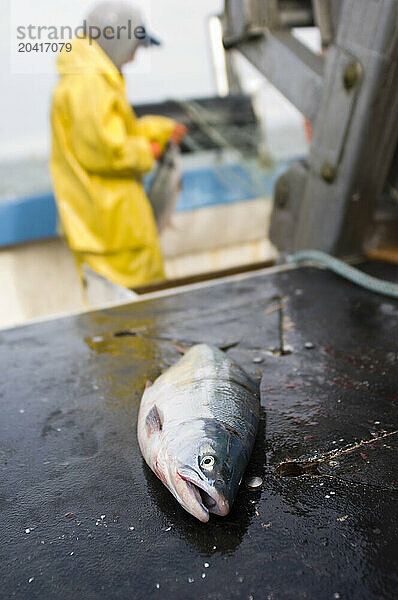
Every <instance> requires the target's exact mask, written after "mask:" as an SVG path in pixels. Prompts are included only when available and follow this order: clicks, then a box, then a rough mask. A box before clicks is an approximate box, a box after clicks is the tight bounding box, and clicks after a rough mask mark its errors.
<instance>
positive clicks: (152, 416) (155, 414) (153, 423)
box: [145, 404, 162, 435]
mask: <svg viewBox="0 0 398 600" xmlns="http://www.w3.org/2000/svg"><path fill="white" fill-rule="evenodd" d="M145 424H146V430H147V432H148V435H152V434H153V433H158V432H159V431H162V420H161V418H160V415H159V411H158V408H157V406H156V404H154V405H153V406H152V408H151V410H150V411H149V413H148V414H147V416H146V419H145Z"/></svg>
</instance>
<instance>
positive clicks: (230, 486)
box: [153, 418, 248, 522]
mask: <svg viewBox="0 0 398 600" xmlns="http://www.w3.org/2000/svg"><path fill="white" fill-rule="evenodd" d="M159 433H160V432H159ZM247 462H248V454H247V452H246V450H245V447H244V444H243V443H242V441H241V440H240V438H239V436H238V435H237V434H236V433H235V432H233V431H232V430H230V429H227V428H226V427H225V425H223V424H222V423H219V422H217V421H216V420H212V419H203V418H202V419H192V420H188V421H186V422H183V423H180V424H178V425H177V426H176V427H175V428H173V429H171V430H170V431H168V433H167V435H166V434H165V435H164V436H161V437H160V439H159V440H158V451H157V453H156V459H155V461H154V465H153V470H154V471H155V473H156V474H157V475H158V477H159V478H160V479H161V480H162V481H163V483H164V484H165V485H166V486H167V487H168V488H169V490H170V491H171V493H172V494H173V495H174V496H175V498H176V499H177V500H178V502H179V503H180V504H181V505H182V506H183V508H185V510H186V511H187V512H189V513H190V514H191V515H193V516H194V517H196V518H197V519H199V520H200V521H203V522H207V521H208V520H209V513H214V514H216V515H220V516H225V515H226V514H227V513H228V512H229V510H230V507H231V505H232V503H233V501H234V499H235V496H236V494H237V491H238V488H239V485H240V482H241V479H242V476H243V473H244V470H245V468H246V465H247Z"/></svg>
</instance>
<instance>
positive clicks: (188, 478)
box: [177, 469, 229, 522]
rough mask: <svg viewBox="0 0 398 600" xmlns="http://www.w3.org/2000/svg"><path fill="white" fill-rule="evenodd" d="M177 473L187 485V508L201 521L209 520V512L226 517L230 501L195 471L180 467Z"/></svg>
mask: <svg viewBox="0 0 398 600" xmlns="http://www.w3.org/2000/svg"><path fill="white" fill-rule="evenodd" d="M177 475H178V476H179V477H180V478H181V480H182V481H183V482H184V484H185V486H186V492H187V494H184V496H188V498H187V497H185V498H184V500H185V502H184V504H186V505H187V510H188V511H189V512H190V513H191V514H192V515H194V516H195V517H196V518H198V519H199V520H200V521H203V522H207V521H208V520H209V516H210V515H209V513H213V514H215V515H219V516H221V517H224V516H225V515H226V514H228V512H229V503H228V501H227V500H225V499H224V498H223V497H222V496H221V494H220V493H219V492H217V490H216V489H214V488H213V487H211V488H209V487H208V486H206V483H205V482H204V481H201V480H200V479H199V477H198V476H197V475H196V473H195V471H191V469H178V471H177Z"/></svg>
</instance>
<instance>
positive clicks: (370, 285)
mask: <svg viewBox="0 0 398 600" xmlns="http://www.w3.org/2000/svg"><path fill="white" fill-rule="evenodd" d="M286 260H287V262H288V263H301V262H305V261H312V262H315V263H319V264H321V265H324V266H325V267H327V268H328V269H330V270H331V271H333V272H334V273H337V274H338V275H340V276H341V277H344V278H345V279H348V281H351V282H352V283H355V284H356V285H359V286H360V287H363V288H365V289H366V290H369V291H370V292H375V293H376V294H382V295H383V296H390V297H391V298H398V285H397V284H396V283H391V282H390V281H384V280H383V279H377V278H376V277H372V276H371V275H367V274H366V273H363V272H362V271H359V270H358V269H354V267H350V266H349V265H347V264H346V263H344V262H342V261H341V260H338V259H337V258H334V257H333V256H330V255H329V254H326V253H325V252H321V251H319V250H301V251H300V252H296V253H295V254H292V255H290V256H288V257H287V259H286Z"/></svg>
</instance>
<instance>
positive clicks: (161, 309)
mask: <svg viewBox="0 0 398 600" xmlns="http://www.w3.org/2000/svg"><path fill="white" fill-rule="evenodd" d="M368 270H369V271H370V272H372V273H373V274H378V275H379V276H381V277H385V278H390V279H394V278H395V279H397V273H396V269H394V268H392V267H387V266H383V265H379V266H377V265H372V266H370V267H368ZM281 297H283V298H284V300H283V302H281ZM281 305H283V308H282V309H281ZM281 310H282V313H283V315H282V313H281ZM281 316H283V329H281V327H280V325H281V323H282V320H281ZM397 317H398V303H397V302H395V301H393V300H389V299H386V298H383V297H378V296H376V295H373V294H370V293H368V292H365V291H362V290H360V289H358V288H356V287H354V286H352V285H351V284H349V283H347V282H345V281H343V280H341V279H339V278H337V276H335V275H333V274H330V273H327V272H324V271H320V270H316V269H309V268H301V269H298V270H295V271H287V272H283V273H274V274H267V275H264V276H263V275H262V276H255V277H254V276H253V277H250V278H248V279H245V280H241V281H235V282H229V283H223V284H221V285H216V286H213V287H208V288H203V289H199V290H196V291H191V292H189V293H186V294H178V295H176V296H173V297H166V298H161V299H156V300H150V301H147V302H143V303H140V304H139V305H135V306H130V307H129V306H125V307H122V308H116V309H111V310H105V311H101V312H96V313H92V314H87V315H82V316H77V317H70V318H66V319H59V320H55V321H49V322H44V323H41V324H37V325H31V326H28V327H23V328H19V329H14V330H9V331H6V332H1V333H0V370H1V371H0V373H1V376H0V409H1V412H0V414H1V417H0V532H1V544H0V598H2V599H3V598H4V599H9V598H20V599H22V598H23V599H28V598H29V600H31V599H40V600H42V599H44V598H51V599H52V600H56V599H57V600H58V599H75V598H84V599H85V600H90V599H114V598H115V599H116V598H120V599H123V600H124V599H126V598H129V599H132V600H133V599H137V600H138V599H147V598H154V599H171V598H173V599H186V598H191V597H195V598H207V599H209V600H210V599H211V600H218V599H220V600H228V599H235V598H236V599H241V598H242V599H247V600H248V599H249V598H253V599H254V600H260V599H261V600H263V599H270V600H293V599H294V600H300V599H304V598H310V599H322V600H327V599H329V598H330V599H331V600H333V599H338V598H341V599H342V600H345V599H374V600H376V599H377V600H380V599H381V598H391V599H393V598H396V593H397V571H398V570H397V561H396V558H395V557H396V555H397V545H396V526H397V506H396V494H397V492H396V488H397V485H398V481H397V479H398V475H397V469H396V467H397V450H396V449H397V440H396V438H397V436H396V435H394V433H393V432H394V431H395V430H396V429H398V424H397V402H398V367H397V350H398V348H397V345H398V325H397V323H398V319H397ZM129 330H130V331H129ZM169 340H178V341H179V343H180V344H190V343H192V342H208V343H211V344H216V345H218V346H228V345H231V344H236V345H235V346H233V347H232V348H231V349H230V350H228V352H229V354H230V355H231V357H233V358H234V359H235V360H236V361H237V362H239V363H241V364H242V365H243V366H244V367H245V368H246V369H247V370H248V371H250V372H251V373H253V374H254V375H255V376H256V377H257V378H258V379H259V380H260V377H261V375H262V376H263V382H262V404H263V420H262V426H261V430H260V432H259V436H258V442H257V446H256V449H255V452H254V455H253V458H252V461H251V464H250V466H249V474H253V475H258V476H261V477H263V478H264V483H263V486H262V488H261V489H258V490H256V491H250V490H249V489H247V487H245V486H244V485H243V486H242V488H241V490H240V493H239V495H238V498H237V501H236V503H235V506H234V508H233V510H232V512H231V513H230V515H229V516H228V517H226V518H225V519H218V518H214V517H212V519H211V521H210V523H209V524H202V523H199V522H198V521H196V520H194V519H193V518H192V517H190V516H189V515H188V514H186V513H185V512H184V511H183V510H182V509H181V508H180V506H179V505H178V504H177V503H176V501H175V500H174V499H173V498H172V496H171V495H170V494H169V492H168V491H167V490H166V489H165V488H164V487H163V486H162V484H161V483H160V482H159V481H158V480H157V479H156V478H155V476H154V475H152V473H151V472H150V471H149V469H148V468H147V467H146V466H145V464H144V463H143V460H142V458H141V455H140V452H139V449H138V446H137V441H136V434H135V427H136V415H137V409H138V405H139V401H140V395H141V393H142V390H143V388H144V384H145V381H146V379H153V378H155V377H156V376H157V375H158V374H159V372H160V370H161V369H164V368H165V367H167V366H168V365H170V364H172V363H173V362H174V361H175V360H176V359H177V358H178V357H179V354H178V351H177V349H176V348H175V346H173V345H172V344H171V343H170V341H169ZM281 344H282V349H283V350H284V352H285V353H284V355H282V356H280V355H279V354H280V349H281ZM306 344H307V346H310V347H306ZM312 346H313V347H312ZM290 350H291V353H289V351H290ZM260 361H262V362H260ZM360 442H363V443H362V444H360ZM288 459H294V460H296V461H298V462H296V463H295V464H294V465H293V466H292V465H291V464H288V465H286V461H287V460H288ZM294 473H303V475H302V476H299V477H292V476H288V475H289V474H294ZM205 563H206V564H208V565H209V566H204V565H205Z"/></svg>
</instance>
